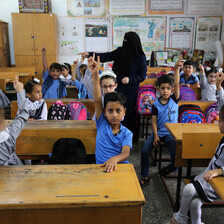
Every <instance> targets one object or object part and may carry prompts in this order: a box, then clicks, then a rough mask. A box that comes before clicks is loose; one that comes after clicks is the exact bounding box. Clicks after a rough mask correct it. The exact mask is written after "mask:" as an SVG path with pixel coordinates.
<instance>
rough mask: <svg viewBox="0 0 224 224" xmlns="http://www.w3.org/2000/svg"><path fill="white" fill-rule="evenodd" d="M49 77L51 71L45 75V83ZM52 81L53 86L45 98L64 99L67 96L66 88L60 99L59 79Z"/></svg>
mask: <svg viewBox="0 0 224 224" xmlns="http://www.w3.org/2000/svg"><path fill="white" fill-rule="evenodd" d="M48 76H49V70H47V71H46V72H44V73H43V81H45V80H46V79H47V77H48ZM52 81H53V82H52V85H51V86H50V87H49V88H48V89H47V91H46V93H45V95H44V97H43V98H62V97H64V96H67V91H66V88H63V90H62V96H61V97H59V86H60V81H59V79H52Z"/></svg>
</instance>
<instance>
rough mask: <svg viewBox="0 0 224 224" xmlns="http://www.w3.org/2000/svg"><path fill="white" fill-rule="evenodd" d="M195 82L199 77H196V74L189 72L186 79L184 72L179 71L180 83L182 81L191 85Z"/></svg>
mask: <svg viewBox="0 0 224 224" xmlns="http://www.w3.org/2000/svg"><path fill="white" fill-rule="evenodd" d="M196 82H199V79H198V77H197V75H195V74H191V75H190V76H189V77H188V78H187V79H186V78H185V76H184V72H181V73H180V84H182V83H184V84H190V85H193V84H195V83H196Z"/></svg>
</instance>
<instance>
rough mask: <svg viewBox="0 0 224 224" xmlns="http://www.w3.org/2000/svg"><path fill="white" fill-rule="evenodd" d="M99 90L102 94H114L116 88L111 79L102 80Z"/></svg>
mask: <svg viewBox="0 0 224 224" xmlns="http://www.w3.org/2000/svg"><path fill="white" fill-rule="evenodd" d="M101 88H102V89H103V93H104V94H106V93H111V92H114V91H115V89H116V88H117V84H116V83H115V82H114V79H113V78H108V79H103V80H102V82H101Z"/></svg>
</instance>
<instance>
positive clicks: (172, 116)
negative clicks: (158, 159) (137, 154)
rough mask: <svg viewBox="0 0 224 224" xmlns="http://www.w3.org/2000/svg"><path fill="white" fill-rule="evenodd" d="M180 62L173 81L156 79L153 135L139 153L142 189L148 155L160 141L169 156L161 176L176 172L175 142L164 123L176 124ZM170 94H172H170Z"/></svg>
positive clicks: (177, 63)
mask: <svg viewBox="0 0 224 224" xmlns="http://www.w3.org/2000/svg"><path fill="white" fill-rule="evenodd" d="M181 66H182V62H181V61H180V60H179V61H177V62H176V64H175V74H174V80H173V79H172V78H171V77H170V76H168V75H162V76H161V77H159V78H158V81H157V85H158V87H157V88H158V90H159V92H160V94H161V97H160V98H159V99H157V100H156V101H155V102H154V103H153V106H152V131H153V133H152V134H151V135H150V136H149V137H148V139H147V140H146V142H145V144H144V146H143V148H142V151H141V176H142V177H141V179H140V181H139V182H140V185H141V186H142V187H143V186H145V185H147V184H149V181H150V176H149V155H150V153H151V151H152V150H153V148H154V147H155V146H158V145H159V142H160V140H163V141H165V143H166V145H167V147H168V149H169V151H170V156H171V164H169V165H168V166H167V167H164V168H162V169H161V175H164V176H165V175H168V174H169V173H171V172H172V171H175V170H176V167H175V166H174V160H175V151H176V142H175V140H174V138H173V137H172V136H171V135H170V133H169V131H168V130H167V129H166V128H165V126H164V124H165V123H177V122H178V99H179V92H180V90H179V78H180V75H179V68H180V67H181ZM172 92H174V93H173V94H172Z"/></svg>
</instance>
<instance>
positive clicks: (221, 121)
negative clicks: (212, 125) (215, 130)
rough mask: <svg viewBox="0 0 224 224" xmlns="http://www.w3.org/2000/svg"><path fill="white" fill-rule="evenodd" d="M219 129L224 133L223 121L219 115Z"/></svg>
mask: <svg viewBox="0 0 224 224" xmlns="http://www.w3.org/2000/svg"><path fill="white" fill-rule="evenodd" d="M219 130H220V132H221V133H224V121H223V120H222V119H221V118H220V117H219Z"/></svg>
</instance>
